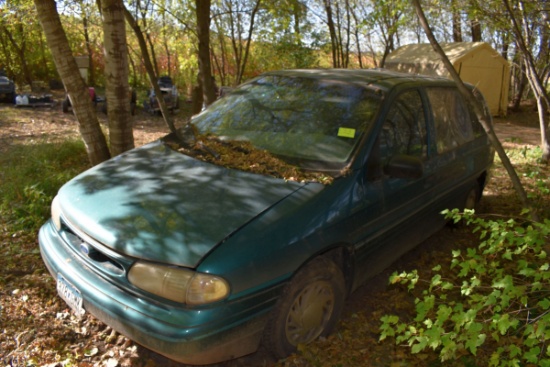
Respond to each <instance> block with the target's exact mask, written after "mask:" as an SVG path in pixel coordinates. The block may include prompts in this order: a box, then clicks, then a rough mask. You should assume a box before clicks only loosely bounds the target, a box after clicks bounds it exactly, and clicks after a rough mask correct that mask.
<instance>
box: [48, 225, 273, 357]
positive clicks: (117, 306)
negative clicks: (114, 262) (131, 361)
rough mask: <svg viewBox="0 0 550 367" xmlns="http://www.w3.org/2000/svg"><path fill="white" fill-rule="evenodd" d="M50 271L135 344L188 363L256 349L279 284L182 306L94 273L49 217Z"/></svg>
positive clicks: (90, 310) (99, 316)
mask: <svg viewBox="0 0 550 367" xmlns="http://www.w3.org/2000/svg"><path fill="white" fill-rule="evenodd" d="M38 238H39V244H40V253H41V255H42V258H43V260H44V263H45V264H46V266H47V268H48V270H49V271H50V273H51V274H52V275H53V276H54V277H57V275H58V274H61V275H62V276H63V278H65V279H66V280H68V281H69V282H70V283H72V285H74V286H75V287H77V288H78V290H79V291H80V292H81V295H82V299H83V300H82V306H83V308H84V310H85V311H86V312H89V313H90V314H92V315H93V316H95V317H96V318H97V319H99V320H101V321H102V322H104V323H105V324H107V325H109V326H111V327H112V328H113V329H115V330H117V331H118V332H120V333H121V334H123V335H126V336H127V337H128V338H130V339H132V340H134V341H135V342H137V343H138V344H141V345H143V346H144V347H146V348H148V349H151V350H153V351H155V352H157V353H159V354H162V355H164V356H166V357H168V358H170V359H173V360H176V361H178V362H183V363H187V364H195V365H202V364H211V363H216V362H221V361H225V360H229V359H233V358H237V357H240V356H243V355H246V354H250V353H253V352H255V351H256V350H257V348H258V346H259V343H260V340H261V336H262V332H263V329H264V326H265V323H266V322H267V317H268V315H269V311H270V310H271V308H272V307H273V305H274V303H275V301H276V293H277V290H270V291H267V292H263V293H262V294H260V295H255V296H252V297H246V298H244V299H239V300H238V301H232V302H229V301H228V302H220V303H218V304H214V305H210V306H209V307H195V308H185V307H176V306H174V305H171V304H169V303H166V304H164V303H161V302H158V301H154V300H150V299H147V298H145V297H140V296H139V295H136V294H132V293H130V292H128V291H127V290H125V289H123V288H121V287H119V286H117V285H116V284H114V283H113V282H110V281H109V280H108V278H103V277H101V276H99V275H98V274H96V272H94V271H93V269H92V268H91V267H89V266H87V265H86V264H85V262H83V261H82V260H80V259H79V256H80V255H78V254H75V253H74V252H73V251H72V250H71V249H70V248H68V247H67V246H66V245H65V244H64V243H63V240H62V239H61V238H60V237H59V236H58V234H57V232H56V231H55V229H54V226H53V224H51V222H48V223H46V224H45V225H44V226H42V228H41V229H40V232H39V236H38Z"/></svg>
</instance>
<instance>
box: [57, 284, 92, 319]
mask: <svg viewBox="0 0 550 367" xmlns="http://www.w3.org/2000/svg"><path fill="white" fill-rule="evenodd" d="M57 293H58V294H59V296H60V297H61V298H63V300H64V301H65V302H67V304H68V305H69V307H70V308H71V309H72V310H73V311H74V313H75V314H76V315H77V316H82V315H84V313H85V311H84V308H83V307H82V295H81V294H80V291H79V290H78V289H77V288H76V287H75V286H74V285H72V284H71V283H69V281H68V280H67V279H65V278H63V276H62V275H61V274H57Z"/></svg>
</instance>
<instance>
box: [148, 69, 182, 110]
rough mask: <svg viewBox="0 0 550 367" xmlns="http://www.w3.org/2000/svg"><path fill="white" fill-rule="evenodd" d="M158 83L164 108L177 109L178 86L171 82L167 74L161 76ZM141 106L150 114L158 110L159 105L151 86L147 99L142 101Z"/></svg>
mask: <svg viewBox="0 0 550 367" xmlns="http://www.w3.org/2000/svg"><path fill="white" fill-rule="evenodd" d="M158 85H159V88H160V91H161V93H162V96H163V98H164V103H165V104H166V108H168V110H169V111H172V112H173V111H175V110H177V109H178V108H179V93H178V88H177V87H176V86H175V85H174V84H173V82H172V78H171V77H169V76H161V77H160V78H159V80H158ZM143 108H144V110H145V111H146V112H148V113H150V114H156V113H159V112H160V107H159V104H158V101H157V97H156V95H155V90H154V89H153V88H151V90H150V91H149V94H148V95H147V99H146V100H145V101H144V102H143Z"/></svg>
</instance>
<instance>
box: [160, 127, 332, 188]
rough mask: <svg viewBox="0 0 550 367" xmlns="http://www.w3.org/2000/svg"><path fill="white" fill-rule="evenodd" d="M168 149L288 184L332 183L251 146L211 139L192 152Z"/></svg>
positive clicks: (183, 148) (330, 178)
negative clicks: (291, 182) (284, 181)
mask: <svg viewBox="0 0 550 367" xmlns="http://www.w3.org/2000/svg"><path fill="white" fill-rule="evenodd" d="M170 145H171V146H172V148H173V149H176V150H178V151H180V152H182V153H184V154H186V155H190V156H192V157H195V158H197V159H200V160H202V161H206V162H210V163H213V164H216V165H219V166H222V167H226V168H231V169H236V170H240V171H245V172H251V173H256V174H261V175H266V176H272V177H277V178H282V179H285V180H288V181H297V182H309V181H313V182H319V183H322V184H325V185H328V184H330V183H332V181H333V178H332V177H330V176H328V175H326V174H323V173H319V172H310V171H304V170H302V169H300V168H299V167H297V166H294V165H291V164H288V163H286V162H285V161H283V160H282V159H280V158H277V157H276V156H274V155H273V154H271V153H269V152H267V151H265V150H262V149H258V148H256V147H254V146H253V145H252V144H251V143H250V142H245V141H234V140H232V141H222V140H219V139H217V138H214V137H200V138H199V139H197V142H196V143H195V144H194V146H193V148H192V149H188V148H185V147H179V146H175V145H173V144H170Z"/></svg>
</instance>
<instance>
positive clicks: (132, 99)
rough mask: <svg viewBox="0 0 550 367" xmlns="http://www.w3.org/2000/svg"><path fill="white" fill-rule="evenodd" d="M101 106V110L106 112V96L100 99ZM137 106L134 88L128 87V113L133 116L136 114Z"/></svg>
mask: <svg viewBox="0 0 550 367" xmlns="http://www.w3.org/2000/svg"><path fill="white" fill-rule="evenodd" d="M102 102H103V106H101V112H103V113H105V114H107V98H105V99H104V100H102ZM136 107H137V93H136V90H135V89H134V88H130V114H131V115H132V116H134V115H135V114H136Z"/></svg>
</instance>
